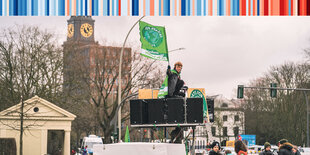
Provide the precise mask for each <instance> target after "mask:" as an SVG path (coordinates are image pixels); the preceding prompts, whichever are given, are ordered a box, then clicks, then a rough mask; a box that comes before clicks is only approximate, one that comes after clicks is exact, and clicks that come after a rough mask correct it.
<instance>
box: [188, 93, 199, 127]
mask: <svg viewBox="0 0 310 155" xmlns="http://www.w3.org/2000/svg"><path fill="white" fill-rule="evenodd" d="M186 115H187V123H203V99H202V98H187V100H186Z"/></svg>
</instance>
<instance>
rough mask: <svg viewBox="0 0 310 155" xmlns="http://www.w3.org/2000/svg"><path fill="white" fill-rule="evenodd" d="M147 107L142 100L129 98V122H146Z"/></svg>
mask: <svg viewBox="0 0 310 155" xmlns="http://www.w3.org/2000/svg"><path fill="white" fill-rule="evenodd" d="M147 119H148V108H147V104H146V102H145V101H143V100H130V124H133V125H134V124H146V123H148V120H147Z"/></svg>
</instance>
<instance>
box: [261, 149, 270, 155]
mask: <svg viewBox="0 0 310 155" xmlns="http://www.w3.org/2000/svg"><path fill="white" fill-rule="evenodd" d="M259 155H273V153H272V152H271V151H266V150H264V151H263V152H261V153H259Z"/></svg>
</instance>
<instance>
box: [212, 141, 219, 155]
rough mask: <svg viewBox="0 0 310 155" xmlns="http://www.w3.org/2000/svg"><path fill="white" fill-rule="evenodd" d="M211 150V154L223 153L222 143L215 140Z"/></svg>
mask: <svg viewBox="0 0 310 155" xmlns="http://www.w3.org/2000/svg"><path fill="white" fill-rule="evenodd" d="M210 147H211V151H210V152H209V155H221V153H220V150H221V146H220V143H219V142H217V141H214V142H213V143H212V144H211V145H210Z"/></svg>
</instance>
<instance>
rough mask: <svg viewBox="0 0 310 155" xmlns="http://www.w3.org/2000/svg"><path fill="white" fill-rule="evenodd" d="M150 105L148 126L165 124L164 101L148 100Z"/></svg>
mask: <svg viewBox="0 0 310 155" xmlns="http://www.w3.org/2000/svg"><path fill="white" fill-rule="evenodd" d="M145 101H146V102H147V104H148V112H149V115H148V124H164V123H165V120H164V100H163V99H147V100H145Z"/></svg>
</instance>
